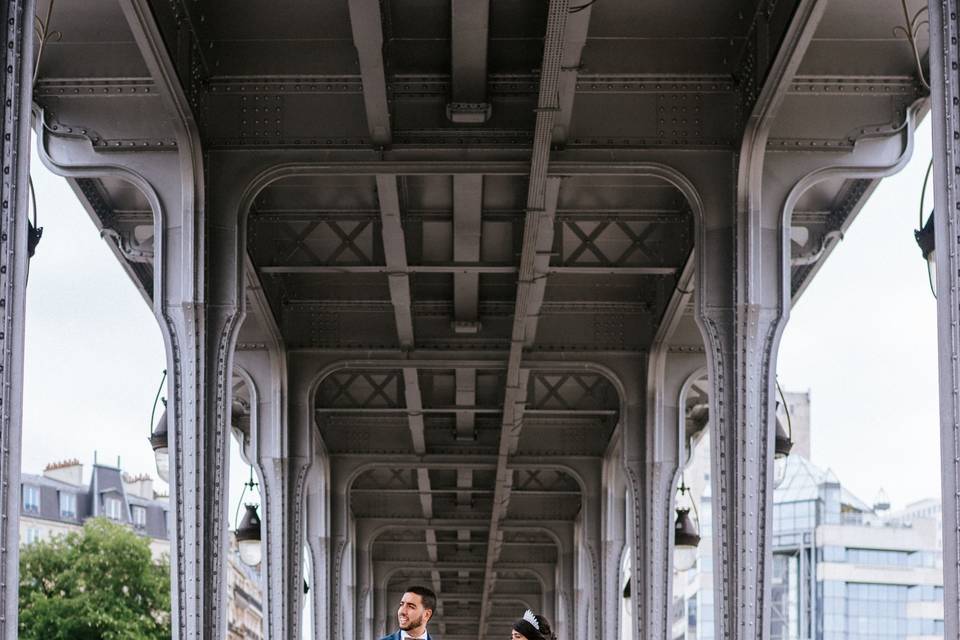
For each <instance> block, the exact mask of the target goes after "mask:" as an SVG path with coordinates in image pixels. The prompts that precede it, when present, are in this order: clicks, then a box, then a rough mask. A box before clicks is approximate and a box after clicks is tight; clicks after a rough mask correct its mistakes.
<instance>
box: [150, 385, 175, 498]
mask: <svg viewBox="0 0 960 640" xmlns="http://www.w3.org/2000/svg"><path fill="white" fill-rule="evenodd" d="M166 381H167V370H166V369H164V370H163V377H162V378H161V379H160V386H159V387H157V395H156V396H154V398H153V409H151V410H150V438H149V440H150V447H151V448H153V455H154V456H155V457H156V460H157V475H158V476H160V479H161V480H163V481H164V482H170V440H169V431H168V430H167V408H166V407H167V400H166V398H161V397H160V392H161V391H163V383H164V382H166ZM160 402H163V407H164V408H163V413H162V414H160V422H157V423H154V422H153V418H154V416H156V415H157V404H158V403H160ZM154 424H156V426H154Z"/></svg>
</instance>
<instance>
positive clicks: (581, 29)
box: [552, 0, 593, 145]
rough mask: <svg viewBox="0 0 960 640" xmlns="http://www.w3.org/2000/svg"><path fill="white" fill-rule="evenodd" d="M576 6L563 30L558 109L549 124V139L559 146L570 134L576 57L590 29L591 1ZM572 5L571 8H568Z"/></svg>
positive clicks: (575, 88)
mask: <svg viewBox="0 0 960 640" xmlns="http://www.w3.org/2000/svg"><path fill="white" fill-rule="evenodd" d="M577 6H578V7H579V8H578V9H576V11H573V12H571V13H570V16H569V17H568V18H567V25H566V28H565V29H564V34H563V38H564V44H563V57H562V61H561V64H560V77H559V80H558V82H557V106H558V107H559V109H560V110H559V112H558V113H557V116H556V121H555V122H554V124H553V134H552V142H553V144H557V145H562V144H563V143H565V142H566V141H567V137H568V136H569V135H570V121H571V120H573V99H574V96H576V93H577V74H578V73H579V72H580V57H581V55H582V54H583V46H584V45H585V44H586V42H587V32H588V31H589V30H590V14H591V12H592V11H593V2H591V0H583V1H582V2H578V3H577ZM572 8H575V7H572Z"/></svg>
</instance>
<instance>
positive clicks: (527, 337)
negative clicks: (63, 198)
mask: <svg viewBox="0 0 960 640" xmlns="http://www.w3.org/2000/svg"><path fill="white" fill-rule="evenodd" d="M695 4H696V6H695V7H691V9H690V10H689V11H684V12H677V11H676V10H675V7H674V6H673V5H672V4H670V3H659V2H654V3H636V2H630V1H628V0H596V2H585V3H582V4H580V3H575V2H567V1H566V0H553V1H552V2H550V3H486V2H477V3H473V2H453V3H447V2H440V1H439V0H437V1H433V0H429V1H419V0H418V1H417V2H409V1H405V0H392V1H391V2H370V1H368V0H337V1H334V2H325V3H312V4H304V3H294V4H283V3H281V4H276V3H267V2H251V3H249V5H248V6H246V7H245V9H244V11H242V12H238V11H235V10H233V9H231V7H230V6H229V3H218V2H212V1H207V0H197V1H190V2H186V1H183V0H170V1H160V0H156V1H153V0H122V1H121V2H120V3H119V4H118V5H117V6H116V7H113V6H112V5H111V4H110V3H73V4H57V5H56V10H55V12H54V13H53V14H52V18H51V20H52V21H51V24H50V28H55V29H60V30H62V31H63V33H64V37H63V38H62V39H61V40H59V41H52V40H51V41H50V42H48V43H47V44H46V46H45V47H44V52H43V56H42V58H41V59H40V63H39V66H38V76H37V83H36V90H35V92H34V101H35V102H34V105H35V112H36V117H37V133H38V138H39V140H38V142H39V147H40V151H41V158H42V159H43V160H44V162H46V163H47V164H48V165H49V166H51V167H52V168H54V169H55V170H56V171H58V172H59V173H61V174H62V175H65V176H67V177H69V178H70V179H71V180H72V181H73V184H74V185H75V187H76V190H77V191H78V193H79V194H80V195H81V196H82V199H83V202H84V203H85V206H86V207H87V209H88V211H89V212H90V214H91V216H92V217H93V218H94V221H95V223H96V224H97V225H98V227H100V228H101V229H102V230H103V233H104V236H105V237H107V238H109V239H110V242H111V243H112V245H111V246H112V247H113V248H114V251H115V253H116V255H117V257H118V259H119V260H121V261H123V262H124V264H125V265H126V268H127V269H128V272H129V273H130V274H131V277H132V278H133V280H134V281H135V283H137V284H138V286H139V287H140V288H141V291H142V292H143V293H144V296H145V298H146V299H148V300H149V301H150V302H151V303H152V304H153V305H154V309H155V311H156V313H157V316H158V319H159V320H160V321H161V324H162V326H163V327H164V329H165V339H166V340H167V345H168V358H169V360H170V370H171V371H173V372H174V373H173V381H174V393H173V406H174V413H175V425H176V429H175V433H174V435H173V442H174V447H175V451H176V453H175V456H174V462H175V465H174V498H175V500H176V504H177V506H176V514H177V545H176V546H175V553H174V562H173V565H174V567H173V570H174V585H175V598H174V601H175V608H174V618H175V620H176V625H175V627H176V629H177V632H176V633H177V637H179V638H186V637H189V638H216V637H219V634H220V633H221V632H222V628H223V598H222V584H221V581H222V578H221V571H220V568H219V563H221V562H222V552H223V548H224V547H223V544H224V533H225V532H224V530H223V527H224V523H223V518H222V513H223V510H224V506H225V505H224V504H223V500H224V497H223V496H224V481H225V478H226V461H225V457H224V454H223V452H224V450H225V444H226V442H225V441H226V438H227V437H229V433H230V429H231V427H233V428H234V429H236V430H237V432H238V433H239V434H240V437H241V438H242V439H243V442H244V447H245V451H247V455H248V456H249V458H250V459H251V460H253V461H254V462H255V466H256V467H257V469H258V473H259V475H260V478H261V481H262V482H263V486H264V495H265V503H266V509H265V514H264V528H265V536H264V539H265V544H266V553H265V557H266V563H267V566H266V568H265V572H264V575H265V584H266V585H267V587H268V589H267V591H268V594H269V595H268V599H267V609H268V611H267V616H266V619H267V621H268V629H267V631H268V634H269V637H271V638H294V637H299V636H300V632H301V630H300V629H299V624H300V608H301V606H302V603H303V597H302V595H303V594H302V593H301V592H300V587H301V582H302V578H303V574H302V571H303V562H302V561H301V560H302V558H301V553H302V550H303V549H304V548H305V549H307V550H308V560H309V562H308V564H309V567H310V571H308V572H307V574H308V575H309V576H310V577H311V579H312V584H311V591H310V595H308V598H310V603H311V607H312V609H313V613H314V615H313V620H314V628H313V630H312V633H313V635H314V636H317V637H319V636H321V635H322V636H327V637H333V638H334V639H335V640H348V639H349V640H353V639H363V640H367V639H372V638H377V637H379V636H380V635H382V634H384V633H387V632H389V631H392V629H393V626H394V624H395V621H394V619H393V608H394V603H395V602H396V601H397V600H398V599H399V596H400V594H401V593H402V590H403V589H404V587H405V586H406V585H407V584H409V583H411V582H422V583H424V584H427V585H428V586H432V587H433V588H435V589H437V590H438V592H439V594H440V602H439V605H438V612H437V613H438V615H437V618H436V627H435V631H436V632H437V635H439V636H440V637H442V638H445V639H446V640H468V639H469V640H474V639H478V638H486V637H506V635H507V634H508V633H509V625H510V622H511V620H513V619H515V618H516V617H518V615H519V614H520V613H522V609H523V608H525V607H532V608H534V609H540V610H543V611H544V612H546V613H547V615H548V616H550V617H551V621H552V622H555V625H554V626H555V628H556V629H557V630H558V631H559V632H560V633H561V637H577V638H581V637H597V638H605V639H609V640H613V639H614V638H617V637H619V636H618V634H619V633H620V626H619V625H620V616H619V615H618V611H619V609H620V600H621V599H622V595H621V585H622V583H623V579H624V577H625V576H624V575H622V569H623V566H624V563H623V561H622V560H623V558H624V557H625V554H626V553H627V552H626V549H628V548H629V552H630V553H631V554H632V558H633V559H634V565H633V566H635V567H642V568H643V569H642V571H641V570H638V571H637V572H636V575H634V576H633V582H632V584H633V591H634V594H635V595H634V597H633V598H632V611H631V613H630V615H631V624H632V626H633V629H634V636H635V637H638V638H639V637H643V638H654V637H664V636H665V634H666V633H667V631H668V625H669V622H670V619H671V618H670V617H669V614H670V598H669V593H670V557H671V554H670V551H671V547H670V545H671V542H670V540H671V536H670V526H671V524H672V517H671V516H672V513H671V509H672V495H673V490H674V486H675V482H676V473H677V469H678V468H679V465H680V464H682V447H681V437H682V436H683V434H682V433H681V432H680V430H679V428H678V423H682V422H683V420H682V419H681V417H680V415H681V414H682V413H683V411H684V410H685V408H684V407H682V406H680V404H679V402H680V397H679V395H678V394H679V390H680V389H681V388H682V387H683V384H684V380H686V377H687V376H688V375H689V374H690V373H691V372H695V371H700V370H702V369H703V368H704V367H705V366H707V365H708V363H709V369H710V374H711V384H710V385H709V387H710V393H709V394H708V395H709V396H710V401H711V402H712V403H713V404H712V405H711V412H710V413H711V416H713V425H712V426H713V428H714V429H716V431H717V433H718V437H717V438H715V439H714V442H715V450H714V453H715V456H714V458H715V461H714V462H715V473H714V474H713V477H714V479H715V481H716V483H717V486H716V487H715V491H714V494H713V495H714V496H715V497H716V500H717V501H718V505H719V508H716V509H714V510H713V511H714V514H715V518H716V521H715V523H714V524H715V531H717V532H719V533H718V535H716V536H715V539H717V540H722V541H724V543H725V544H723V545H721V546H720V547H718V549H717V558H718V560H717V566H718V571H717V577H718V581H720V583H719V584H718V588H719V589H720V592H721V593H725V594H726V597H724V598H721V600H722V601H723V602H722V603H721V609H722V611H721V615H718V616H717V635H718V637H726V638H738V639H746V638H764V637H766V635H767V634H768V629H767V627H768V618H769V615H768V608H769V603H768V598H767V597H766V593H767V590H768V579H767V575H766V563H765V560H766V559H767V556H768V555H769V554H768V548H769V540H768V538H769V527H768V520H769V518H768V509H766V505H767V502H768V501H767V493H768V492H767V489H766V487H767V485H768V484H769V474H770V447H769V446H768V445H769V442H770V438H771V437H772V431H771V430H770V424H771V422H770V407H771V403H772V399H771V394H770V389H771V384H772V383H771V379H772V378H771V376H772V371H773V370H774V363H775V354H776V344H777V339H778V336H779V332H780V331H781V330H782V326H783V323H784V322H785V320H786V316H787V314H788V312H789V305H790V301H791V299H792V297H793V296H794V295H796V294H798V293H799V292H800V291H802V289H803V287H804V286H806V283H807V282H809V279H810V278H811V277H812V276H813V274H815V273H816V270H817V268H818V267H819V264H822V260H823V258H824V257H825V256H826V255H827V254H829V250H830V249H831V248H832V246H834V245H833V244H829V245H827V244H826V243H825V241H824V239H825V238H827V237H832V236H828V234H830V233H834V234H836V232H837V231H838V230H842V229H843V228H845V226H846V225H848V224H849V222H850V220H851V219H852V217H853V215H855V213H856V211H857V209H858V208H859V205H860V203H861V202H862V200H863V198H864V196H865V195H866V194H868V193H869V192H870V189H871V188H872V185H874V184H875V182H876V180H877V179H879V178H880V177H882V176H883V175H886V174H888V173H890V172H892V171H895V170H896V169H897V168H898V167H899V166H900V165H901V164H902V162H903V161H904V160H905V158H906V157H908V156H909V151H910V142H911V136H912V132H913V129H912V124H913V119H914V117H915V115H916V113H917V112H918V111H919V110H922V108H923V98H924V90H923V87H922V83H920V82H919V81H918V78H917V77H916V75H915V74H916V67H915V64H914V57H915V56H913V55H912V53H911V51H910V49H909V46H908V45H907V43H906V41H904V40H898V39H897V38H895V37H891V36H890V35H889V34H890V31H891V28H892V27H893V26H896V25H897V24H899V21H901V20H902V17H901V15H900V13H899V7H895V6H891V7H885V6H884V7H870V8H866V7H865V6H864V4H863V3H860V2H856V1H855V0H833V1H832V2H830V3H824V2H820V1H818V0H794V1H788V0H778V1H777V2H766V1H765V2H756V1H753V0H744V1H742V2H734V3H715V2H697V3H695ZM913 4H917V5H918V6H919V3H918V2H913V1H911V6H912V5H913ZM41 5H43V6H41V7H40V8H39V10H40V12H41V14H42V15H46V11H47V10H48V8H49V7H50V4H49V2H41ZM917 42H918V46H919V47H920V48H921V49H925V48H926V43H925V42H924V41H923V40H922V38H921V39H919V40H918V41H917ZM80 47H82V48H84V49H83V50H84V51H87V52H93V53H88V55H84V56H78V55H76V53H77V50H78V48H80ZM838 47H839V48H840V49H838ZM921 53H922V52H921ZM792 224H794V225H798V226H803V227H804V228H805V229H806V233H805V236H806V240H805V241H804V242H802V243H801V242H792V240H791V237H792V236H791V233H790V228H791V225H792ZM821 246H827V247H828V248H827V250H826V251H824V252H823V253H821V254H819V255H820V258H819V260H817V261H813V260H812V259H806V258H804V259H802V260H799V259H798V260H796V264H791V256H809V255H811V254H813V253H814V252H815V251H816V250H817V249H818V248H819V247H821ZM8 313H9V312H8ZM8 317H9V316H8ZM697 322H699V323H700V325H701V327H702V331H701V329H698V327H697V324H696V323H697ZM236 380H243V382H242V383H237V384H235V381H236ZM235 396H236V397H235ZM5 433H6V431H5ZM3 469H5V467H3V466H2V464H0V473H6V471H3ZM8 604H9V600H8Z"/></svg>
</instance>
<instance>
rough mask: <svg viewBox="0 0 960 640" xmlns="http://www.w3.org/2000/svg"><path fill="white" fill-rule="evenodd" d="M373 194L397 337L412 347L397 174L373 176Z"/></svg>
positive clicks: (408, 346)
mask: <svg viewBox="0 0 960 640" xmlns="http://www.w3.org/2000/svg"><path fill="white" fill-rule="evenodd" d="M377 198H378V199H379V201H380V220H381V225H382V229H383V254H384V258H385V260H386V263H387V264H386V267H385V270H384V271H383V272H384V273H387V274H389V275H388V278H389V283H390V301H391V302H392V303H393V311H394V316H395V317H396V321H397V337H398V338H399V339H400V346H401V348H403V349H412V348H413V346H414V345H413V316H412V315H411V311H410V299H411V297H410V276H409V275H407V274H408V273H409V265H407V247H406V241H405V238H404V233H403V224H402V222H401V220H400V195H399V193H398V191H397V177H396V176H390V175H378V176H377Z"/></svg>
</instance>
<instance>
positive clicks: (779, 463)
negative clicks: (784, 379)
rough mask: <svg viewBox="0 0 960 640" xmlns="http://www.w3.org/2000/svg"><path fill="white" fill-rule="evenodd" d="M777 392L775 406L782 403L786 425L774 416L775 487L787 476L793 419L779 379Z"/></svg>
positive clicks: (791, 446) (791, 447)
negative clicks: (775, 424) (778, 400)
mask: <svg viewBox="0 0 960 640" xmlns="http://www.w3.org/2000/svg"><path fill="white" fill-rule="evenodd" d="M776 384H777V393H778V394H779V395H780V402H777V407H780V406H781V404H780V403H781V402H782V403H783V405H782V406H783V411H784V413H785V414H786V416H787V426H786V428H784V426H783V422H782V421H781V420H780V417H779V416H777V417H776V422H777V426H776V433H775V435H774V439H773V487H774V488H777V487H779V486H780V485H781V484H783V481H784V479H785V478H786V477H787V456H789V455H790V451H791V450H792V449H793V421H792V420H791V419H790V407H789V406H788V405H787V399H786V397H784V395H783V389H781V388H780V381H779V380H778V381H777V383H776Z"/></svg>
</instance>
